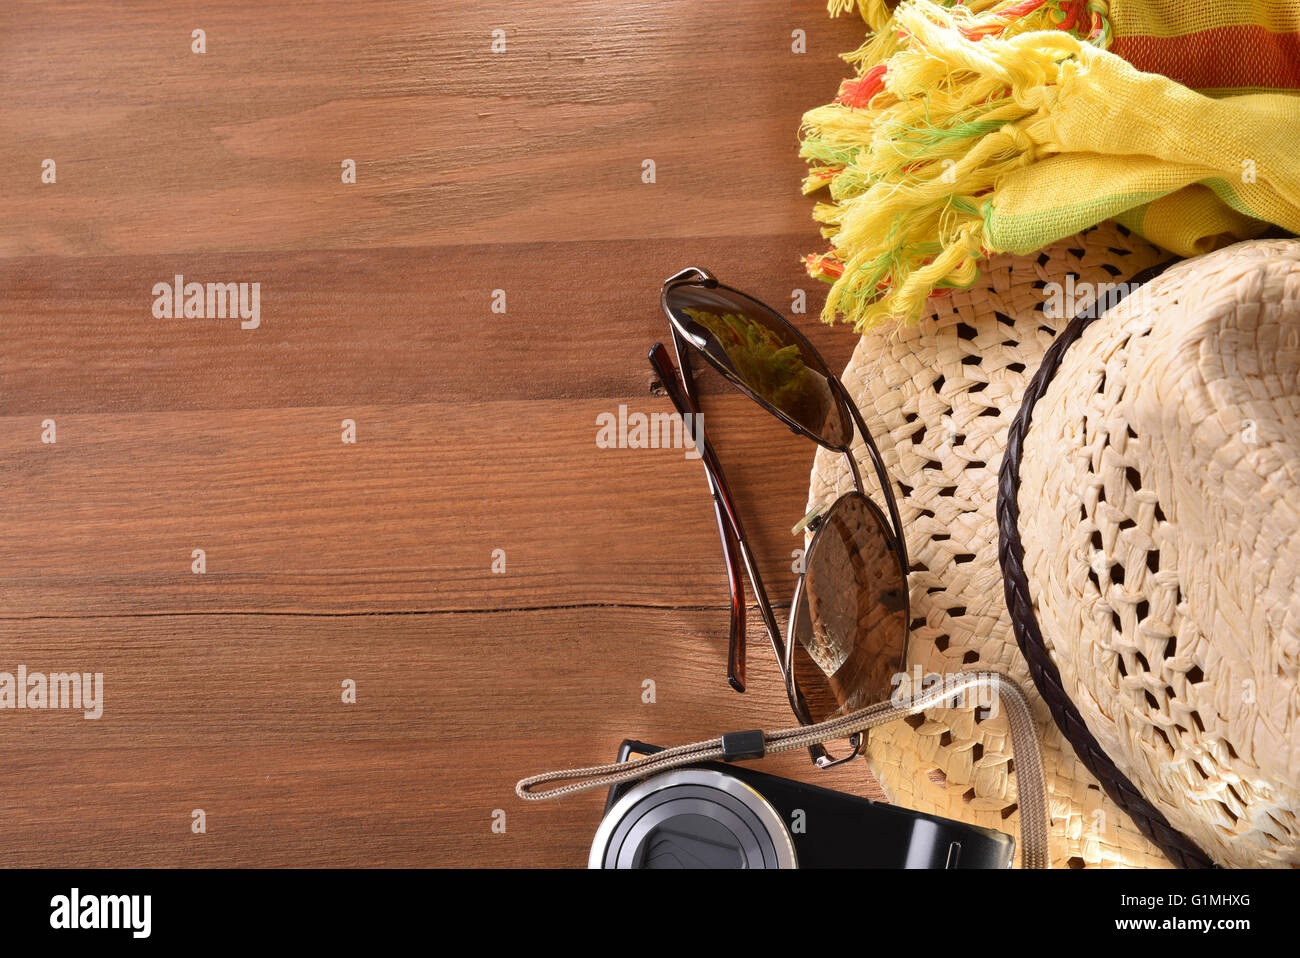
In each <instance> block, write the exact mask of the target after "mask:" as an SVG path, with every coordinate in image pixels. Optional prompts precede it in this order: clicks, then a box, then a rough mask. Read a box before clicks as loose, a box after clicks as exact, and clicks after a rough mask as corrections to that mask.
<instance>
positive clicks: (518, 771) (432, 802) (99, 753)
mask: <svg viewBox="0 0 1300 958" xmlns="http://www.w3.org/2000/svg"><path fill="white" fill-rule="evenodd" d="M713 612H714V610H701V611H691V610H658V611H647V610H641V609H617V608H611V609H571V610H551V611H544V612H531V613H527V614H521V613H475V614H469V615H448V614H426V615H385V616H360V617H340V616H312V617H296V616H295V617H288V618H286V617H282V616H265V615H242V616H235V615H215V616H212V615H198V616H164V617H149V618H130V617H120V616H114V617H107V618H89V617H87V618H76V619H66V618H65V619H59V620H57V621H50V620H45V621H38V622H14V621H3V622H0V648H3V649H4V650H5V659H4V662H3V663H0V670H6V671H11V672H12V671H14V670H16V668H17V666H18V665H20V664H25V665H27V666H28V668H29V669H30V670H32V671H45V672H53V671H72V670H76V671H89V672H102V673H103V676H104V678H103V683H104V697H103V714H102V716H101V717H100V718H99V719H96V720H87V719H85V718H83V717H82V715H81V714H79V713H74V712H69V711H63V710H58V711H55V710H44V711H32V710H19V711H7V712H6V713H4V721H3V722H0V750H3V752H4V754H5V757H6V759H5V766H6V769H7V772H6V775H5V779H6V783H5V787H4V788H3V789H0V815H3V818H4V821H5V827H4V829H0V865H3V866H6V867H10V866H15V865H25V866H41V867H64V866H68V867H71V866H93V865H113V866H119V867H136V866H146V865H152V866H172V865H188V866H205V867H210V866H234V865H259V866H284V865H309V866H314V865H367V866H369V865H391V866H410V865H447V866H497V865H549V866H580V865H582V864H584V863H585V860H586V851H587V847H588V846H589V843H590V841H591V837H592V835H593V833H594V830H595V826H596V823H597V822H598V821H599V818H600V808H601V801H602V799H601V796H600V795H598V794H594V793H593V794H587V795H582V796H575V797H573V798H570V799H564V800H561V801H559V802H554V803H539V804H533V803H524V802H521V801H520V800H519V799H517V798H516V797H515V795H514V794H513V787H514V782H515V781H517V780H518V779H519V778H521V777H523V776H525V775H529V774H534V773H536V772H540V771H545V770H547V769H550V768H559V767H573V766H574V765H578V764H586V763H600V762H604V761H608V760H609V759H611V758H612V757H613V756H614V755H615V754H616V752H617V747H618V743H619V742H620V741H621V740H622V739H623V738H625V737H639V738H641V739H642V740H645V741H653V742H657V743H664V744H678V743H680V742H685V741H693V740H695V739H698V738H705V737H710V736H713V735H716V734H719V733H721V732H723V731H728V730H732V729H735V728H741V727H754V726H763V727H766V728H784V727H788V726H789V725H792V724H794V723H793V721H792V716H791V714H790V712H789V707H788V705H787V704H786V702H785V700H784V693H783V692H782V691H781V688H780V682H779V677H778V676H777V673H776V670H775V666H774V664H773V660H772V656H771V652H770V649H768V648H765V639H763V638H762V637H761V636H760V635H759V631H758V630H757V629H751V635H750V643H751V644H750V670H751V687H750V691H748V692H747V693H745V695H743V696H741V695H737V694H736V693H734V692H732V691H730V690H729V689H728V688H727V687H726V683H725V677H724V672H725V653H726V649H725V641H723V640H722V639H721V638H719V637H718V636H717V633H716V630H714V629H713V628H712V623H711V622H710V621H709V620H711V619H712V618H713ZM345 678H350V679H353V680H354V681H355V682H356V689H357V700H356V704H354V705H346V704H343V702H342V700H341V692H340V689H341V683H342V681H343V679H345ZM647 678H649V679H653V680H654V681H655V682H656V701H655V702H654V703H653V704H645V703H643V702H642V683H643V681H644V680H645V679H647ZM764 769H765V770H769V771H772V772H773V773H775V774H787V775H792V776H795V777H798V778H801V779H804V780H806V781H812V782H815V783H817V784H822V785H826V786H828V787H835V788H844V789H849V790H852V791H855V792H857V793H859V794H865V795H868V796H869V797H878V796H879V793H878V791H877V790H875V787H874V786H871V785H870V784H869V782H868V780H867V779H866V778H865V776H864V772H865V768H864V767H863V766H861V765H860V764H858V765H856V767H853V768H848V769H836V770H832V771H829V772H821V771H818V770H816V769H814V768H813V767H812V766H811V764H810V763H809V762H808V760H807V755H806V753H802V754H789V755H783V756H773V757H771V758H769V759H767V760H765V762H764ZM196 808H201V809H203V811H204V813H205V815H206V820H207V829H208V830H207V833H206V834H202V835H196V834H193V833H192V832H191V831H190V823H191V813H192V812H193V810H194V809H196ZM496 809H504V810H505V812H506V822H507V829H506V834H505V835H497V834H493V833H492V831H491V823H492V813H493V811H494V810H496Z"/></svg>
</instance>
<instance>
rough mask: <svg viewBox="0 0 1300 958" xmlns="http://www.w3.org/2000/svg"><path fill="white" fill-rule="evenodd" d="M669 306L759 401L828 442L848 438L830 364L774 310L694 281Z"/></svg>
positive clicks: (839, 443)
mask: <svg viewBox="0 0 1300 958" xmlns="http://www.w3.org/2000/svg"><path fill="white" fill-rule="evenodd" d="M666 302H667V306H668V309H669V310H670V311H671V312H672V314H673V317H674V318H675V319H676V321H677V323H678V324H679V325H680V326H681V328H682V329H684V330H686V331H687V332H688V333H690V334H691V335H692V336H694V337H697V338H699V339H702V340H703V343H704V345H703V346H702V349H703V351H704V353H705V355H706V356H707V357H708V358H709V360H710V361H711V362H712V363H713V364H714V365H715V366H717V367H718V369H719V370H721V371H722V373H723V374H724V375H726V376H727V377H728V378H730V379H731V380H732V381H734V382H736V383H738V384H739V385H741V386H743V387H744V388H745V389H746V390H747V391H748V392H749V393H750V394H752V395H753V396H754V398H755V399H757V400H758V401H759V402H761V403H763V404H764V405H766V406H768V407H769V408H771V409H772V410H774V411H775V412H777V413H778V414H779V415H781V416H782V417H784V418H786V419H788V420H789V421H791V422H792V423H794V424H795V425H797V426H799V427H800V428H801V429H803V430H804V431H805V432H807V433H810V434H811V435H812V436H814V437H815V438H817V439H819V440H820V441H822V442H824V443H826V444H827V445H830V446H834V447H836V448H840V447H843V446H844V445H846V444H847V443H848V442H849V441H850V439H851V438H852V436H853V426H852V423H851V422H849V420H848V417H847V415H846V414H845V410H844V409H843V408H842V406H841V403H840V401H839V399H838V398H837V396H836V395H835V393H834V392H832V390H831V386H830V383H829V378H830V374H829V373H828V372H827V370H826V366H825V364H824V363H823V362H822V360H821V358H820V357H819V356H818V355H817V354H816V353H815V352H814V351H813V350H812V347H811V346H809V345H808V343H807V342H805V341H804V340H803V338H802V337H801V336H800V335H799V334H798V332H796V331H795V329H794V327H793V326H791V325H790V324H789V323H787V322H786V321H785V320H784V319H782V318H781V317H780V316H779V315H777V314H776V313H775V312H773V311H772V310H771V309H770V308H768V307H767V306H764V305H763V304H762V303H760V302H759V301H758V300H756V299H751V298H750V297H748V296H745V295H743V294H741V293H737V292H736V291H735V290H731V289H727V288H725V287H722V286H716V287H709V286H705V285H702V284H694V283H685V284H681V285H678V286H674V287H673V288H672V289H670V290H669V291H668V294H667V297H666Z"/></svg>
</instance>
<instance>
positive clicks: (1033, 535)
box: [809, 224, 1300, 868]
mask: <svg viewBox="0 0 1300 958" xmlns="http://www.w3.org/2000/svg"><path fill="white" fill-rule="evenodd" d="M1167 258H1168V256H1167V254H1164V253H1161V252H1160V251H1158V250H1156V249H1155V248H1154V247H1151V246H1149V245H1148V244H1146V243H1145V242H1143V241H1141V240H1138V239H1137V238H1136V237H1134V236H1131V235H1129V234H1128V233H1127V232H1125V231H1124V230H1123V229H1122V228H1120V227H1118V226H1115V225H1113V224H1103V225H1101V226H1099V227H1096V228H1094V229H1092V230H1089V231H1087V232H1085V233H1083V234H1081V235H1079V236H1077V237H1073V238H1071V239H1069V240H1065V241H1062V242H1060V243H1058V244H1055V245H1054V246H1052V247H1050V248H1048V249H1046V250H1044V251H1043V252H1042V253H1040V254H1039V255H1037V256H1031V257H1024V256H1009V255H1000V256H995V257H993V258H992V259H991V260H989V261H988V263H987V264H986V266H985V267H984V268H983V269H982V271H981V278H980V280H979V281H978V282H977V284H976V286H975V287H973V288H971V289H968V290H962V291H954V292H952V293H951V294H950V295H948V296H946V297H944V298H942V299H936V300H931V302H930V308H931V312H930V314H929V315H928V316H926V317H924V318H923V319H922V320H921V322H920V323H919V324H917V325H915V326H909V327H902V328H898V329H877V330H872V331H870V332H868V333H867V334H865V335H864V336H863V338H862V341H861V342H860V343H859V345H858V348H857V350H856V351H855V353H854V356H853V359H852V360H851V362H850V363H849V366H848V368H847V369H846V370H845V374H844V383H845V386H846V387H847V388H848V390H849V392H850V393H851V394H852V395H853V397H854V399H855V401H856V402H857V403H858V405H859V407H860V408H861V409H862V412H863V415H864V417H865V418H866V421H867V426H868V428H870V429H871V430H872V432H873V433H874V435H875V436H876V438H877V442H878V444H879V446H880V448H881V452H882V454H883V455H884V456H885V458H886V461H887V463H888V466H889V468H890V470H891V472H892V474H893V475H894V476H895V478H896V479H897V480H898V481H899V482H900V483H901V484H902V494H903V495H902V498H901V499H900V500H899V508H900V510H901V512H902V517H903V522H904V526H905V528H906V533H907V535H908V550H909V552H910V553H911V555H912V557H913V568H912V572H911V589H912V608H913V612H912V623H911V626H912V629H911V639H910V642H909V651H908V666H909V669H912V668H915V667H918V666H919V667H920V669H921V670H922V671H923V672H937V673H948V672H955V671H958V670H963V669H964V670H978V669H981V668H988V669H996V670H998V671H1002V672H1005V673H1007V674H1008V675H1010V676H1011V677H1013V678H1015V679H1017V680H1018V681H1020V682H1021V683H1022V685H1023V686H1024V687H1025V688H1026V689H1027V690H1028V691H1030V692H1031V696H1032V697H1033V699H1034V705H1035V710H1036V714H1037V715H1038V718H1039V727H1040V730H1041V733H1042V742H1043V748H1044V760H1045V766H1046V771H1047V778H1048V791H1049V795H1048V800H1049V806H1050V809H1051V815H1052V832H1053V834H1052V842H1051V846H1052V847H1051V857H1052V866H1053V867H1057V868H1061V867H1091V866H1098V865H1099V866H1126V867H1168V866H1169V865H1170V863H1171V862H1173V863H1176V864H1180V865H1198V864H1201V865H1203V864H1208V863H1210V862H1211V861H1213V862H1215V863H1219V864H1227V865H1260V864H1264V865H1271V864H1289V863H1296V862H1300V821H1298V820H1297V813H1298V812H1300V729H1297V723H1300V692H1298V685H1300V638H1298V635H1297V633H1298V632H1300V598H1298V597H1297V592H1296V588H1295V586H1296V584H1297V583H1296V581H1295V579H1296V576H1297V571H1298V570H1300V521H1298V520H1300V517H1298V516H1297V505H1296V504H1297V503H1298V502H1300V497H1297V496H1296V495H1295V493H1296V491H1297V490H1296V489H1295V487H1296V484H1297V482H1300V383H1298V382H1297V376H1298V375H1300V295H1297V294H1298V293H1300V243H1295V242H1290V241H1255V242H1251V243H1244V244H1239V245H1238V246H1234V247H1231V248H1229V249H1227V250H1222V251H1219V252H1217V253H1212V254H1209V255H1208V256H1204V257H1200V258H1198V259H1196V260H1191V261H1188V262H1186V263H1184V264H1179V265H1177V266H1175V267H1172V268H1171V269H1169V270H1168V271H1166V272H1165V273H1164V274H1163V275H1161V276H1160V277H1159V278H1158V279H1156V280H1154V281H1152V282H1151V283H1150V284H1149V285H1148V286H1146V287H1144V288H1143V290H1142V291H1141V292H1139V293H1138V294H1137V295H1136V296H1135V298H1132V299H1129V300H1125V301H1124V302H1123V303H1121V304H1120V305H1119V306H1117V307H1115V308H1114V309H1113V310H1111V311H1109V312H1106V313H1105V315H1104V316H1103V317H1102V318H1101V319H1100V320H1097V321H1092V322H1089V320H1090V318H1091V317H1092V315H1093V314H1094V313H1097V312H1102V311H1103V310H1102V309H1100V308H1098V307H1097V306H1096V305H1094V304H1093V302H1092V298H1091V296H1090V295H1088V293H1089V292H1090V291H1092V290H1095V289H1096V288H1097V286H1098V285H1099V284H1114V283H1119V282H1122V281H1126V280H1128V279H1130V278H1132V277H1133V276H1135V275H1136V274H1138V273H1140V272H1142V271H1144V270H1146V269H1147V268H1148V267H1151V266H1153V265H1155V264H1157V263H1160V262H1162V261H1164V260H1166V259H1167ZM1071 277H1072V278H1071ZM1063 293H1067V294H1068V295H1062V294H1063ZM1049 304H1050V305H1060V306H1063V310H1062V312H1063V313H1064V315H1062V316H1058V315H1057V314H1056V313H1055V311H1053V310H1052V309H1051V308H1050V305H1049ZM1045 306H1048V307H1049V308H1048V309H1047V311H1046V312H1045V311H1044V308H1045ZM1080 311H1081V312H1082V314H1083V315H1082V316H1081V318H1080V320H1079V321H1078V322H1077V323H1075V324H1074V326H1073V328H1072V329H1071V333H1072V334H1079V333H1081V335H1077V339H1073V340H1071V341H1070V342H1066V341H1065V340H1066V339H1070V337H1063V338H1062V339H1063V341H1062V343H1061V345H1060V346H1058V347H1057V349H1056V350H1055V351H1054V353H1055V355H1054V356H1052V357H1049V359H1048V362H1047V363H1046V365H1047V366H1051V367H1052V368H1045V369H1044V371H1043V375H1042V376H1041V377H1040V378H1039V380H1038V382H1037V383H1036V384H1035V385H1034V388H1033V389H1031V380H1033V379H1034V377H1035V374H1036V373H1037V372H1038V371H1039V368H1040V365H1044V357H1045V354H1046V353H1047V351H1048V349H1049V347H1051V346H1052V344H1053V342H1054V341H1055V340H1056V339H1057V336H1058V334H1060V333H1063V332H1064V331H1065V330H1066V327H1067V325H1069V322H1068V321H1069V320H1070V319H1071V318H1072V316H1073V314H1074V313H1075V312H1080ZM1084 327H1086V328H1084ZM1058 361H1059V367H1058V366H1057V365H1056V363H1057V362H1058ZM1027 392H1028V396H1027ZM1022 399H1025V400H1026V401H1027V405H1028V406H1029V407H1030V408H1027V409H1026V410H1025V414H1024V415H1023V416H1021V411H1022ZM1031 413H1032V415H1031ZM1018 416H1020V417H1021V421H1020V423H1019V424H1018V425H1017V426H1016V429H1015V430H1012V426H1013V422H1014V421H1015V420H1016V419H1017V417H1018ZM1009 432H1012V433H1013V437H1012V438H1013V440H1015V442H1016V444H1017V445H1020V444H1019V438H1020V433H1021V432H1023V444H1022V446H1021V448H1019V449H1018V450H1016V449H1013V453H1015V455H1014V459H1015V461H1014V462H1008V463H1006V466H1007V472H1008V476H1007V482H1008V484H1007V485H1006V486H1004V499H1007V498H1008V497H1010V500H1011V501H1010V502H1004V508H1003V520H1004V522H1006V521H1007V520H1008V519H1010V520H1011V521H1010V525H1009V526H1008V532H1010V533H1012V537H1011V539H1012V540H1014V541H1007V542H1004V545H1005V546H1006V549H1005V550H1004V551H1006V552H1007V553H1008V557H1009V559H1011V560H1012V561H1011V562H1010V563H1009V568H1008V572H1009V573H1010V574H1012V575H1013V576H1014V574H1015V573H1016V572H1017V571H1018V570H1019V571H1020V573H1021V574H1022V576H1023V581H1021V582H1020V583H1019V585H1020V588H1019V590H1017V589H1012V590H1011V594H1012V600H1013V603H1015V604H1017V605H1019V606H1020V608H1017V609H1016V613H1015V616H1014V618H1015V627H1013V615H1012V614H1011V613H1010V612H1009V611H1008V606H1007V599H1006V593H1005V592H1004V574H1003V569H1002V567H1001V565H1000V562H999V525H998V511H999V510H998V505H999V503H998V486H999V469H1000V468H1002V467H1003V465H1004V458H1006V459H1008V460H1010V459H1012V458H1013V456H1012V455H1008V456H1006V457H1004V452H1005V451H1006V450H1007V445H1008V434H1009ZM850 484H851V483H850V480H849V477H848V475H847V470H846V467H845V466H844V464H843V461H842V457H836V456H834V455H832V454H829V453H826V452H820V453H819V454H818V457H817V460H816V462H815V464H814V469H813V475H812V484H811V489H810V495H809V499H810V505H812V504H816V503H819V502H823V501H825V500H827V499H828V498H830V497H832V496H833V495H835V494H836V493H838V492H840V491H843V490H844V489H846V488H848V487H849V485H850ZM1012 504H1014V505H1012ZM1014 506H1018V516H1017V515H1016V514H1015V513H1016V509H1015V508H1014ZM1017 550H1019V552H1020V553H1021V554H1022V555H1023V562H1022V563H1021V565H1020V566H1017V565H1016V563H1015V561H1014V560H1015V558H1016V554H1017ZM1035 642H1037V644H1035ZM1018 643H1019V644H1018ZM1020 644H1023V645H1024V648H1025V652H1026V653H1027V654H1028V659H1027V657H1026V654H1022V651H1021V647H1020ZM1031 663H1032V664H1033V668H1032V669H1031V667H1030V666H1031ZM1036 690H1038V691H1041V692H1042V694H1041V695H1035V694H1033V693H1034V692H1035V691H1036ZM1058 723H1059V726H1058ZM909 724H911V725H912V727H911V728H908V727H907V726H904V725H902V724H901V723H900V724H898V725H895V726H892V727H887V728H884V729H881V730H878V731H876V732H873V734H872V737H871V740H870V753H869V755H868V761H869V763H870V764H871V767H872V771H873V772H874V774H875V775H876V777H877V778H878V779H879V781H880V782H881V784H882V786H883V787H884V789H885V791H886V792H887V793H888V794H889V795H890V797H891V798H892V799H893V800H895V801H898V802H899V803H901V804H904V805H906V806H908V807H910V808H915V809H918V810H921V811H925V812H931V813H935V814H939V815H945V816H949V817H952V818H956V819H960V820H963V821H968V822H973V823H975V824H979V825H984V826H988V827H992V828H999V829H1002V830H1004V831H1014V829H1015V827H1016V826H1017V824H1018V823H1017V821H1016V804H1017V797H1016V782H1015V776H1014V775H1012V774H1009V768H1008V766H1009V763H1010V759H1011V755H1010V747H1009V742H1008V736H1007V729H1006V725H1005V719H1004V718H1003V717H1001V716H995V717H993V718H989V719H985V720H983V721H980V719H979V716H978V715H977V714H976V711H975V709H973V708H967V709H947V710H934V711H932V712H929V713H926V715H925V717H924V718H918V719H915V720H913V721H912V722H911V723H909ZM1061 728H1064V729H1065V730H1066V732H1068V738H1067V735H1066V734H1063V732H1062V731H1061Z"/></svg>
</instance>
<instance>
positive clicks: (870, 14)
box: [800, 0, 1109, 332]
mask: <svg viewBox="0 0 1300 958" xmlns="http://www.w3.org/2000/svg"><path fill="white" fill-rule="evenodd" d="M854 6H856V7H857V8H858V10H859V12H860V13H861V14H862V15H863V18H864V19H865V20H866V21H867V22H868V23H869V24H873V25H874V22H875V20H874V19H873V18H879V16H881V11H882V9H883V8H884V5H883V3H880V2H878V0H831V2H830V8H831V12H832V13H838V12H847V11H850V10H852V9H853V8H854ZM1105 6H1106V5H1105V4H1104V3H1083V2H1068V0H1067V2H1061V0H1055V2H1052V0H1018V2H1014V3H1008V2H994V0H969V2H967V3H966V4H964V5H962V6H953V7H950V8H945V7H942V6H940V5H938V4H936V3H933V2H930V0H909V2H905V3H903V4H901V5H900V6H898V8H897V9H896V10H895V11H894V13H893V16H892V18H890V19H889V20H888V22H887V29H883V30H880V31H879V32H877V33H876V35H875V36H874V37H872V38H870V39H869V40H868V41H867V42H866V43H865V44H864V45H863V46H862V47H861V48H859V49H858V50H856V51H854V52H853V53H851V54H847V55H846V57H845V59H846V60H848V61H849V62H852V63H855V65H856V66H857V68H858V76H857V77H856V78H854V79H850V80H846V81H844V83H843V84H842V85H841V87H840V92H839V96H838V97H837V98H836V100H835V102H834V103H831V104H828V105H826V106H822V107H818V108H816V109H813V110H810V111H809V112H808V113H807V114H805V116H804V118H803V127H802V131H801V139H802V146H801V149H800V156H801V157H803V158H804V159H805V160H807V161H808V164H809V170H808V175H807V177H806V179H805V180H804V183H803V190H804V192H805V193H813V192H815V191H817V190H820V189H827V190H828V192H829V194H830V199H831V202H829V203H819V204H818V205H817V206H816V208H815V209H814V212H813V216H814V219H816V220H817V221H818V222H820V223H822V224H823V228H822V235H823V237H825V238H826V239H828V240H830V242H831V247H832V248H831V250H830V251H829V252H826V253H821V254H813V255H810V256H808V257H806V258H805V260H804V262H805V266H806V268H807V270H808V272H809V274H810V275H812V276H815V277H817V278H820V279H824V280H827V281H829V282H831V283H832V286H831V290H830V293H829V294H828V295H827V299H826V307H825V309H824V310H823V312H822V319H823V320H824V321H825V322H828V323H829V322H834V321H835V319H836V318H837V317H838V316H842V317H843V318H844V319H845V320H847V321H849V322H851V323H853V325H854V327H855V328H856V329H857V330H858V331H859V332H861V331H863V330H866V329H868V328H870V327H872V326H875V325H878V324H879V323H882V322H887V321H891V320H893V321H903V322H914V321H916V320H917V319H918V318H919V317H920V315H921V314H922V311H923V309H924V306H925V301H926V299H927V298H928V297H929V296H930V295H932V294H933V293H934V292H935V291H936V290H944V289H947V288H953V287H962V288H964V287H967V286H970V285H971V284H972V283H973V282H975V280H976V279H977V278H978V275H979V272H978V262H979V260H980V259H981V258H982V257H984V256H986V255H988V254H989V253H990V252H996V250H994V249H993V248H992V247H991V244H990V240H989V233H988V229H987V218H988V215H989V213H990V211H991V208H992V200H993V199H994V197H995V196H996V195H997V189H998V185H999V182H1000V181H1001V179H1002V178H1003V177H1004V176H1005V175H1006V174H1007V173H1008V172H1010V171H1012V170H1015V169H1018V168H1020V167H1023V166H1025V165H1027V164H1030V163H1033V162H1035V161H1037V160H1039V159H1041V158H1042V157H1043V156H1045V155H1047V152H1048V150H1047V148H1046V147H1045V146H1044V145H1043V143H1044V137H1045V134H1046V130H1047V123H1046V121H1047V117H1048V112H1049V110H1050V109H1051V107H1052V106H1053V105H1054V104H1055V102H1056V94H1057V90H1056V84H1057V82H1058V80H1059V79H1060V75H1061V67H1062V65H1063V64H1064V63H1066V62H1068V61H1069V60H1071V59H1073V58H1075V57H1077V56H1078V54H1079V51H1080V49H1081V48H1082V47H1083V46H1084V45H1085V43H1088V42H1090V41H1091V42H1105V40H1107V39H1108V38H1109V32H1108V30H1107V29H1106V27H1105V21H1104V13H1105ZM1076 33H1081V34H1082V36H1083V39H1081V38H1080V37H1079V36H1076V35H1075V34H1076Z"/></svg>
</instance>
